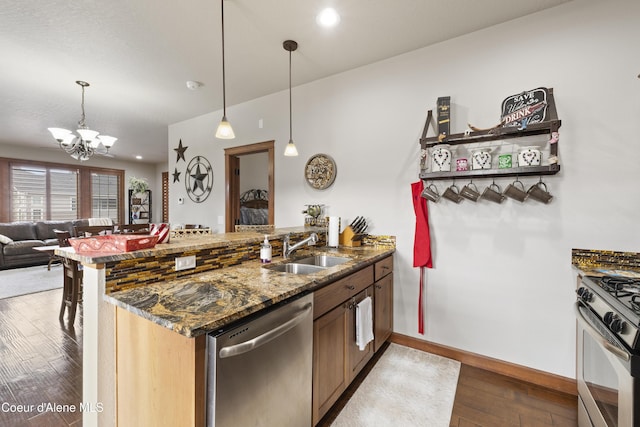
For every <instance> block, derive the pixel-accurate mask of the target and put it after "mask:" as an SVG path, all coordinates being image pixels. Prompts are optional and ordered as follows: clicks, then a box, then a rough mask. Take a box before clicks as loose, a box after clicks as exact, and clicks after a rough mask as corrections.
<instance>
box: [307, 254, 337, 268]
mask: <svg viewBox="0 0 640 427" xmlns="http://www.w3.org/2000/svg"><path fill="white" fill-rule="evenodd" d="M347 261H349V258H344V257H338V256H330V255H315V256H310V257H307V258H302V259H298V260H296V261H295V262H296V263H297V264H307V265H316V266H320V267H327V268H328V267H333V266H335V265H340V264H344V263H345V262H347Z"/></svg>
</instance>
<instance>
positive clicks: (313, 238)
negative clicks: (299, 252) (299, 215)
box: [282, 233, 318, 259]
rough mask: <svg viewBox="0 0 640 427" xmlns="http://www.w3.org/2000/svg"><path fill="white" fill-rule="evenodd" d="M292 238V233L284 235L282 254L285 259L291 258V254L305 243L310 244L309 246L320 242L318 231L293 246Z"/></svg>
mask: <svg viewBox="0 0 640 427" xmlns="http://www.w3.org/2000/svg"><path fill="white" fill-rule="evenodd" d="M290 238H291V235H290V234H287V235H286V236H284V242H283V244H282V256H283V258H284V259H287V258H289V256H290V255H291V254H292V253H293V252H294V251H295V250H296V249H300V248H301V247H302V246H304V244H305V243H306V244H308V245H309V246H312V245H315V244H316V243H317V242H318V235H317V234H316V233H311V235H310V236H309V237H307V238H306V239H304V240H302V241H301V242H298V243H296V244H295V245H293V246H290V243H289V240H290Z"/></svg>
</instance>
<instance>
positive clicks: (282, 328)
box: [219, 303, 313, 359]
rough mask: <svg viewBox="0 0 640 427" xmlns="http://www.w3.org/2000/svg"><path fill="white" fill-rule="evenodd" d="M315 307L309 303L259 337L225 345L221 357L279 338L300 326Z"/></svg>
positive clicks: (249, 349) (239, 352)
mask: <svg viewBox="0 0 640 427" xmlns="http://www.w3.org/2000/svg"><path fill="white" fill-rule="evenodd" d="M312 307H313V304H312V303H307V304H306V305H305V306H304V307H302V309H301V310H299V311H298V312H297V313H296V314H295V316H294V317H292V318H291V319H289V320H287V321H286V322H284V323H282V324H280V325H279V326H277V327H275V328H273V329H271V330H269V331H267V332H265V333H264V334H262V335H258V336H257V337H255V338H253V339H250V340H248V341H244V342H241V343H239V344H235V345H232V346H229V347H223V348H221V349H220V353H219V356H220V358H221V359H224V358H227V357H233V356H238V355H240V354H244V353H247V352H249V351H251V350H253V349H256V348H258V347H260V346H262V345H264V344H266V343H268V342H269V341H273V340H274V339H276V338H278V337H279V336H280V335H282V334H284V333H286V332H288V331H289V330H291V329H293V328H295V327H296V326H298V324H299V323H300V322H302V320H304V317H305V316H307V315H308V314H309V312H311V308H312Z"/></svg>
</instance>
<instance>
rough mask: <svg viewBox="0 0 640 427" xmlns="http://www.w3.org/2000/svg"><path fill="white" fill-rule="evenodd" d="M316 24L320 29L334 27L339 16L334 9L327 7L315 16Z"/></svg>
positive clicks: (338, 20)
mask: <svg viewBox="0 0 640 427" xmlns="http://www.w3.org/2000/svg"><path fill="white" fill-rule="evenodd" d="M316 22H317V23H318V25H320V26H321V27H335V26H336V25H338V23H339V22H340V15H338V12H336V10H335V9H334V8H332V7H327V8H326V9H323V10H322V12H320V13H319V14H318V15H317V16H316Z"/></svg>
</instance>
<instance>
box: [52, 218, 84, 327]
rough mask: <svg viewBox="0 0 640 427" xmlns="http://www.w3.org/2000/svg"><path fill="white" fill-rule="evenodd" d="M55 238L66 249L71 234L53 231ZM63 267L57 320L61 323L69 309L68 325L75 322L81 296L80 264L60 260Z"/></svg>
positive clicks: (66, 259) (69, 260)
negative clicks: (60, 300)
mask: <svg viewBox="0 0 640 427" xmlns="http://www.w3.org/2000/svg"><path fill="white" fill-rule="evenodd" d="M54 233H55V234H56V237H57V238H58V245H59V246H60V247H61V248H63V247H68V246H70V245H69V238H70V237H71V233H69V232H68V231H60V230H54ZM62 267H63V287H62V302H61V304H60V315H59V316H58V319H59V320H60V321H61V322H62V321H63V320H64V311H65V309H67V308H68V309H69V314H68V322H69V324H70V325H73V323H74V322H75V320H76V308H77V307H78V302H79V300H80V295H81V294H82V264H80V263H79V262H78V261H74V260H72V259H68V258H62Z"/></svg>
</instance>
